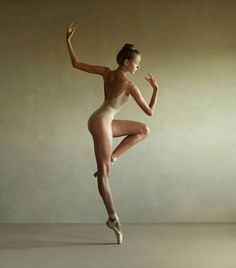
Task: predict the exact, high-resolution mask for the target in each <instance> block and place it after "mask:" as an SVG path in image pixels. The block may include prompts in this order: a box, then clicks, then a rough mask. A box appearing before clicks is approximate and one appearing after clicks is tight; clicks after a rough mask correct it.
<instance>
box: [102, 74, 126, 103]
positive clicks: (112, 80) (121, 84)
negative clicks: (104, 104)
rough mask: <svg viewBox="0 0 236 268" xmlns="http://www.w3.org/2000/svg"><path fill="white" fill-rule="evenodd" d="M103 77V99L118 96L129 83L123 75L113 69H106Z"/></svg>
mask: <svg viewBox="0 0 236 268" xmlns="http://www.w3.org/2000/svg"><path fill="white" fill-rule="evenodd" d="M103 79H104V95H105V100H109V99H112V98H115V97H117V96H119V95H120V94H121V93H122V92H123V91H124V90H126V88H127V86H128V84H129V83H130V81H129V80H128V79H127V78H126V77H125V76H124V75H122V74H121V73H119V72H117V71H113V70H109V71H107V72H106V74H105V75H104V76H103Z"/></svg>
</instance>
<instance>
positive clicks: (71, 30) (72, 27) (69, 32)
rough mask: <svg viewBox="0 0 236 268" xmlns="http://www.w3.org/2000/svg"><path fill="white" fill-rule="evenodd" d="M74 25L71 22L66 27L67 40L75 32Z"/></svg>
mask: <svg viewBox="0 0 236 268" xmlns="http://www.w3.org/2000/svg"><path fill="white" fill-rule="evenodd" d="M75 29H76V26H75V24H74V23H73V22H72V23H71V24H70V25H69V26H68V28H67V33H66V39H67V40H69V39H71V37H72V36H73V34H74V32H75Z"/></svg>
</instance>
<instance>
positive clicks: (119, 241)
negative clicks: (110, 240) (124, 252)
mask: <svg viewBox="0 0 236 268" xmlns="http://www.w3.org/2000/svg"><path fill="white" fill-rule="evenodd" d="M106 225H107V226H108V227H109V228H111V229H112V230H113V231H114V232H115V234H116V239H117V244H122V240H123V234H122V232H121V231H120V230H119V229H118V228H117V226H118V225H119V221H118V220H117V219H115V220H114V221H112V220H110V219H108V221H107V222H106Z"/></svg>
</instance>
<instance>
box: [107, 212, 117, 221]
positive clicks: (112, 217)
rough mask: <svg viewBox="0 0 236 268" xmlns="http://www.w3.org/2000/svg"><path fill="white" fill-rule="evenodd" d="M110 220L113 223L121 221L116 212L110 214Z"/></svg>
mask: <svg viewBox="0 0 236 268" xmlns="http://www.w3.org/2000/svg"><path fill="white" fill-rule="evenodd" d="M109 219H110V220H111V221H114V220H117V219H119V217H118V215H117V214H116V212H115V213H112V214H109Z"/></svg>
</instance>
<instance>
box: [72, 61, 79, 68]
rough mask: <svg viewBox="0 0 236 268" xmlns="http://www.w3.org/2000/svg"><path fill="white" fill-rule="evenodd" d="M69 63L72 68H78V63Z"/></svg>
mask: <svg viewBox="0 0 236 268" xmlns="http://www.w3.org/2000/svg"><path fill="white" fill-rule="evenodd" d="M71 63H72V66H73V68H79V62H77V61H72V62H71Z"/></svg>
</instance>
